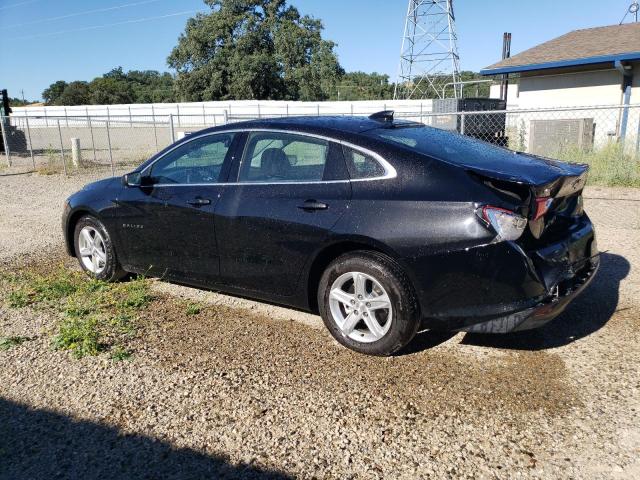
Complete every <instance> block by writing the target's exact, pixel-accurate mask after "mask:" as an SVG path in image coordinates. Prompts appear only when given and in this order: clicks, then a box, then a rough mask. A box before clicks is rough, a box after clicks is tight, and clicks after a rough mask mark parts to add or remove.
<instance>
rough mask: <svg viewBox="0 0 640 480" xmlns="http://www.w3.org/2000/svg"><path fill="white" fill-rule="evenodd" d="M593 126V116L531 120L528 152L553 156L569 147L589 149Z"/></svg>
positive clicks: (594, 125) (591, 145)
mask: <svg viewBox="0 0 640 480" xmlns="http://www.w3.org/2000/svg"><path fill="white" fill-rule="evenodd" d="M595 127H596V124H595V123H594V121H593V118H571V119H565V120H555V119H554V120H531V122H530V130H529V132H530V135H529V152H530V153H533V154H536V155H542V156H545V157H554V156H556V155H557V154H558V153H559V152H562V151H563V150H567V149H571V148H579V149H580V150H585V151H586V150H591V149H592V148H593V136H594V132H595Z"/></svg>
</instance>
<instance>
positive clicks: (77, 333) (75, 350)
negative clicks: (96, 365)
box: [53, 317, 105, 358]
mask: <svg viewBox="0 0 640 480" xmlns="http://www.w3.org/2000/svg"><path fill="white" fill-rule="evenodd" d="M53 346H54V347H55V348H56V349H58V350H70V351H71V353H72V354H73V356H74V357H76V358H82V357H84V356H87V355H97V354H98V353H100V352H101V351H103V350H104V349H105V345H103V344H101V343H100V331H99V325H98V319H97V318H95V317H71V318H64V319H63V320H62V321H61V322H60V326H59V328H58V334H57V335H56V336H55V337H54V338H53Z"/></svg>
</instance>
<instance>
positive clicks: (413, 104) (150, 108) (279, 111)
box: [13, 100, 432, 125]
mask: <svg viewBox="0 0 640 480" xmlns="http://www.w3.org/2000/svg"><path fill="white" fill-rule="evenodd" d="M431 103H432V102H431V101H430V100H375V101H374V100H371V101H354V102H287V101H275V100H264V101H256V100H234V101H229V102H190V103H155V104H131V105H108V106H107V105H86V106H85V105H82V106H73V107H57V106H49V107H15V108H13V115H14V116H21V115H27V116H29V117H35V116H47V117H55V116H64V117H66V116H86V115H90V116H92V117H96V116H98V117H103V118H106V117H107V115H108V116H109V117H110V118H112V117H129V116H130V115H131V116H134V117H135V116H143V117H147V119H151V118H152V117H155V118H156V119H157V120H166V117H168V115H169V114H172V115H175V116H177V115H179V116H180V117H181V118H180V122H182V123H183V124H185V125H189V124H192V125H198V124H202V123H203V120H206V122H205V123H207V124H213V123H222V122H223V121H224V117H225V115H227V116H229V117H232V119H233V117H242V116H247V117H251V118H255V117H258V116H288V115H351V114H353V115H370V114H371V113H374V112H378V111H380V110H395V112H396V114H398V116H419V115H420V113H428V112H431ZM225 112H226V114H225ZM190 117H191V118H190ZM116 119H117V118H116ZM235 119H238V118H235ZM176 121H177V120H176Z"/></svg>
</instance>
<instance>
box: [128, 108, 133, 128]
mask: <svg viewBox="0 0 640 480" xmlns="http://www.w3.org/2000/svg"><path fill="white" fill-rule="evenodd" d="M127 108H128V109H129V126H130V127H132V126H133V120H132V119H131V105H129V106H128V107H127Z"/></svg>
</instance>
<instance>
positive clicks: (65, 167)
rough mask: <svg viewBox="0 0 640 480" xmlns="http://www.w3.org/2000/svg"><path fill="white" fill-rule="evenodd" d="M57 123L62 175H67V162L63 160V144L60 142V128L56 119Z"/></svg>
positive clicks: (58, 120)
mask: <svg viewBox="0 0 640 480" xmlns="http://www.w3.org/2000/svg"><path fill="white" fill-rule="evenodd" d="M56 122H57V123H58V135H59V136H60V156H61V157H62V168H63V170H64V174H65V175H68V174H67V162H65V160H64V143H63V142H62V128H60V119H59V118H58V119H56Z"/></svg>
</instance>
